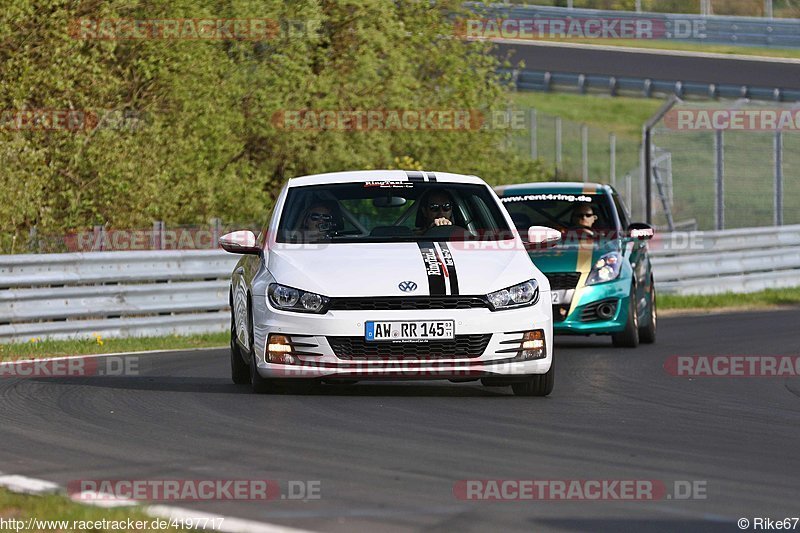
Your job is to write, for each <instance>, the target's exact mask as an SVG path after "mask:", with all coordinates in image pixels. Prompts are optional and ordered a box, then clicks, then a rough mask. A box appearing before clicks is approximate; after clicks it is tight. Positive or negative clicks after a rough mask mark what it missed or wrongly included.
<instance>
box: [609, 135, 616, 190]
mask: <svg viewBox="0 0 800 533" xmlns="http://www.w3.org/2000/svg"><path fill="white" fill-rule="evenodd" d="M608 155H609V162H608V174H609V178H610V180H609V181H611V186H612V187H616V186H617V136H616V135H615V134H614V133H613V132H612V133H609V134H608Z"/></svg>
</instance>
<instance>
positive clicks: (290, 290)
mask: <svg viewBox="0 0 800 533" xmlns="http://www.w3.org/2000/svg"><path fill="white" fill-rule="evenodd" d="M267 295H268V296H269V301H270V303H271V304H272V305H273V306H275V307H277V308H278V309H281V310H283V311H296V312H298V313H324V312H325V311H326V308H327V306H328V303H329V302H330V298H327V297H325V296H322V295H319V294H316V293H313V292H307V291H301V290H300V289H295V288H294V287H287V286H286V285H281V284H280V283H270V285H269V288H268V289H267Z"/></svg>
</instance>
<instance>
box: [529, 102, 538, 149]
mask: <svg viewBox="0 0 800 533" xmlns="http://www.w3.org/2000/svg"><path fill="white" fill-rule="evenodd" d="M530 114H531V159H539V146H538V141H539V139H538V138H537V137H536V135H537V133H538V131H537V129H538V127H539V121H538V120H537V117H536V110H535V109H531V112H530Z"/></svg>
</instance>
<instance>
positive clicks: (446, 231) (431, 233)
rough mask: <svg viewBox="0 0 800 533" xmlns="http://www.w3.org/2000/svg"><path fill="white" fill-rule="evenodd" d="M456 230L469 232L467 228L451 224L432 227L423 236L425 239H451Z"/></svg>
mask: <svg viewBox="0 0 800 533" xmlns="http://www.w3.org/2000/svg"><path fill="white" fill-rule="evenodd" d="M456 230H460V231H467V230H466V228H462V227H461V226H456V225H455V224H450V225H448V226H431V227H430V228H428V229H427V230H425V232H424V233H423V235H424V236H425V237H450V236H452V235H453V233H454V232H455V231H456Z"/></svg>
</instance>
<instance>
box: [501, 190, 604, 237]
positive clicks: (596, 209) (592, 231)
mask: <svg viewBox="0 0 800 533" xmlns="http://www.w3.org/2000/svg"><path fill="white" fill-rule="evenodd" d="M500 201H502V202H503V205H504V206H505V207H506V209H507V210H508V212H509V214H510V215H511V220H512V221H513V222H514V225H515V226H516V227H517V229H518V230H520V231H524V230H527V229H528V228H529V227H530V226H548V227H551V228H554V229H557V230H559V231H561V232H562V233H564V234H565V235H566V234H581V235H585V236H588V237H594V238H598V237H600V236H607V235H610V234H613V233H615V232H616V228H617V222H616V218H615V217H614V211H613V210H612V206H611V205H610V201H609V197H608V196H607V195H605V194H582V193H581V194H565V193H532V194H521V195H510V196H505V197H503V198H501V199H500Z"/></svg>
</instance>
